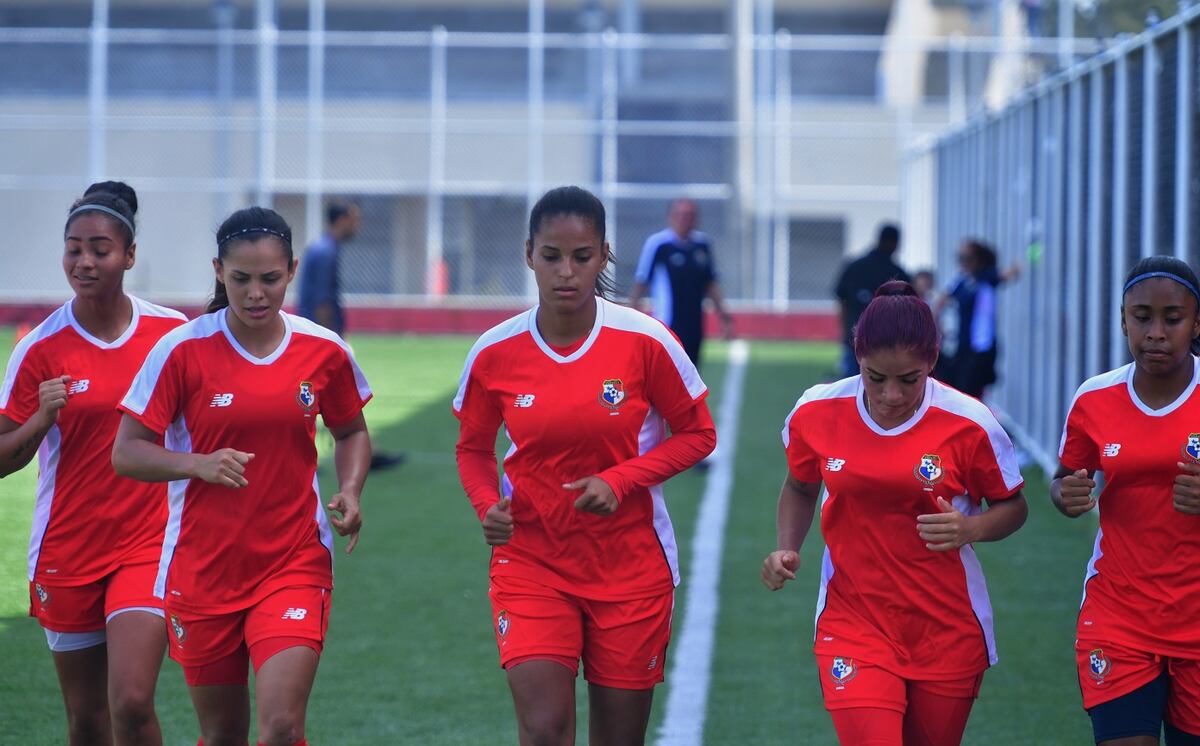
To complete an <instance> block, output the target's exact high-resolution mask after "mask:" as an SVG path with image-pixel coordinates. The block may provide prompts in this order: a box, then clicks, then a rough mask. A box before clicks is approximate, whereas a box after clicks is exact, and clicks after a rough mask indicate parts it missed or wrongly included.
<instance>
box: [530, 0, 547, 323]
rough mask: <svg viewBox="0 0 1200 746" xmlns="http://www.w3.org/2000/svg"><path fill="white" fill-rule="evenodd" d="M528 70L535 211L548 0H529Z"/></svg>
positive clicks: (541, 165) (541, 167) (541, 174)
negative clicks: (546, 0)
mask: <svg viewBox="0 0 1200 746" xmlns="http://www.w3.org/2000/svg"><path fill="white" fill-rule="evenodd" d="M527 63H528V67H527V71H526V74H527V76H528V79H527V81H526V95H528V96H529V101H528V111H529V118H528V120H527V121H528V125H529V138H528V140H527V142H526V146H525V147H526V148H528V154H527V155H528V157H527V168H528V171H529V182H528V183H527V184H526V191H525V209H526V212H529V211H532V210H533V206H534V204H535V203H536V202H537V201H538V199H539V198H540V197H541V196H542V180H543V179H544V178H545V170H546V169H545V115H546V93H545V63H546V2H545V0H530V3H529V50H528V59H527ZM525 294H526V295H528V296H529V298H530V299H534V298H537V279H536V278H535V277H534V275H533V273H532V272H526V273H525Z"/></svg>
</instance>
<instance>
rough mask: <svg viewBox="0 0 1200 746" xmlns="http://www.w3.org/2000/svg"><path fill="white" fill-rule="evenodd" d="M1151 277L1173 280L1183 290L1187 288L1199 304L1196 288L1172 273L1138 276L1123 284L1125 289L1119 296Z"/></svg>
mask: <svg viewBox="0 0 1200 746" xmlns="http://www.w3.org/2000/svg"><path fill="white" fill-rule="evenodd" d="M1152 277H1166V278H1167V279H1168V280H1174V281H1175V282H1178V283H1179V284H1180V285H1183V286H1184V287H1185V288H1187V291H1188V292H1189V293H1191V294H1192V297H1193V298H1195V299H1196V302H1197V303H1200V292H1197V290H1196V286H1195V285H1193V284H1192V283H1190V282H1188V281H1187V280H1185V279H1183V278H1182V277H1180V276H1179V275H1177V274H1175V273H1174V272H1146V273H1144V274H1140V275H1138V276H1137V277H1135V278H1133V279H1132V280H1130V281H1129V282H1127V283H1125V289H1124V290H1122V291H1121V295H1125V293H1128V292H1129V288H1131V287H1133V286H1134V285H1136V284H1138V283H1139V282H1141V281H1142V280H1149V279H1150V278H1152Z"/></svg>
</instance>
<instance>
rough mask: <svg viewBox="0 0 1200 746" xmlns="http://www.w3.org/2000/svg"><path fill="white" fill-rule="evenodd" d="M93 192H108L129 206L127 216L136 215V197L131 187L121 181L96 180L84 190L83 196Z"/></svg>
mask: <svg viewBox="0 0 1200 746" xmlns="http://www.w3.org/2000/svg"><path fill="white" fill-rule="evenodd" d="M93 194H109V195H112V196H113V197H116V198H117V199H119V200H121V201H122V202H124V203H125V205H126V206H127V207H128V208H129V213H130V214H129V217H133V216H135V215H137V211H138V198H137V192H135V191H134V190H133V187H131V186H129V185H128V184H126V183H125V182H123V181H98V182H96V183H95V184H92V185H90V186H89V187H88V188H87V189H85V190H84V192H83V196H85V197H87V196H89V195H93Z"/></svg>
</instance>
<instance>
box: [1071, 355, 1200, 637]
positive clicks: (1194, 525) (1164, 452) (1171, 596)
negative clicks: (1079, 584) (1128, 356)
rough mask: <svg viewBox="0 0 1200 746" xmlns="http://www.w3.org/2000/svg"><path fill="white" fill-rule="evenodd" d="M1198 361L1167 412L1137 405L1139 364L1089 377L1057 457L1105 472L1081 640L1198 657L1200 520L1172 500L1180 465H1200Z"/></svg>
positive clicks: (1073, 406) (1075, 466) (1086, 582)
mask: <svg viewBox="0 0 1200 746" xmlns="http://www.w3.org/2000/svg"><path fill="white" fill-rule="evenodd" d="M1196 365H1197V367H1196V373H1195V374H1193V376H1192V382H1191V384H1190V385H1189V386H1188V387H1187V389H1186V390H1185V391H1184V392H1183V393H1182V394H1180V396H1179V398H1178V399H1176V400H1175V401H1174V402H1172V403H1171V404H1168V405H1167V406H1165V407H1163V408H1162V409H1158V410H1154V409H1150V408H1149V407H1147V406H1146V405H1145V404H1143V403H1142V401H1141V400H1140V399H1138V396H1137V394H1136V393H1135V392H1134V390H1133V371H1134V366H1133V365H1132V364H1130V365H1126V366H1124V367H1122V368H1118V369H1116V370H1113V371H1109V372H1108V373H1103V374H1101V375H1098V376H1096V377H1094V378H1090V379H1088V380H1087V381H1085V382H1084V383H1083V385H1082V386H1080V387H1079V390H1078V392H1076V394H1075V399H1074V401H1073V402H1072V403H1071V409H1070V411H1069V412H1068V414H1067V424H1066V427H1065V428H1064V430H1063V437H1062V444H1061V446H1060V447H1059V460H1060V461H1061V463H1062V465H1063V466H1064V467H1066V468H1068V469H1070V470H1072V471H1075V470H1077V469H1087V470H1089V471H1101V472H1103V473H1104V490H1103V491H1102V492H1101V494H1100V498H1099V506H1100V530H1099V531H1097V532H1096V545H1095V550H1094V551H1093V553H1092V559H1091V561H1090V562H1089V563H1088V566H1087V575H1086V577H1085V579H1084V603H1083V608H1082V610H1081V612H1080V615H1079V622H1078V630H1077V634H1078V635H1079V638H1080V639H1085V640H1101V641H1111V642H1113V643H1116V644H1118V645H1122V646H1126V647H1129V648H1132V649H1134V650H1142V651H1146V652H1150V653H1156V654H1159V655H1167V656H1179V657H1185V658H1200V517H1197V516H1192V515H1185V514H1183V513H1180V512H1179V511H1177V510H1175V506H1174V502H1173V497H1172V494H1173V491H1174V483H1175V477H1176V476H1177V475H1178V474H1180V469H1179V467H1178V466H1176V464H1177V462H1179V461H1185V462H1186V461H1191V462H1193V463H1200V393H1198V392H1197V387H1196V384H1197V381H1198V380H1200V363H1197V364H1196Z"/></svg>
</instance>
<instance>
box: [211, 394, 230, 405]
mask: <svg viewBox="0 0 1200 746" xmlns="http://www.w3.org/2000/svg"><path fill="white" fill-rule="evenodd" d="M230 404H233V394H216V395H215V396H213V400H212V404H209V405H208V406H210V407H228V406H229V405H230Z"/></svg>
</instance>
